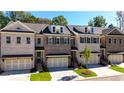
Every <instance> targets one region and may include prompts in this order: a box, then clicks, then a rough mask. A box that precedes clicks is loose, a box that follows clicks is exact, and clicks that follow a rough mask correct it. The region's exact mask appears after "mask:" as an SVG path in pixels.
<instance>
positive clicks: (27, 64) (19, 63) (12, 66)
mask: <svg viewBox="0 0 124 93" xmlns="http://www.w3.org/2000/svg"><path fill="white" fill-rule="evenodd" d="M32 66H33V62H32V60H31V58H28V59H5V60H4V71H7V70H23V69H31V68H32Z"/></svg>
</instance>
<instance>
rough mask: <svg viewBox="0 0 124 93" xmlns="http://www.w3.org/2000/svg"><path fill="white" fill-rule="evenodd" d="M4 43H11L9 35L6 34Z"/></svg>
mask: <svg viewBox="0 0 124 93" xmlns="http://www.w3.org/2000/svg"><path fill="white" fill-rule="evenodd" d="M6 43H7V44H10V43H11V37H10V36H7V37H6Z"/></svg>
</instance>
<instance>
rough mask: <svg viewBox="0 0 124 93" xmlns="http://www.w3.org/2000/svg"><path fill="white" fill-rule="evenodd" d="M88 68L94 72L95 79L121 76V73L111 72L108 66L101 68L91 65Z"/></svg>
mask: <svg viewBox="0 0 124 93" xmlns="http://www.w3.org/2000/svg"><path fill="white" fill-rule="evenodd" d="M88 68H89V69H90V70H92V71H94V72H95V73H96V74H97V77H106V76H114V75H123V73H120V72H117V71H115V70H112V69H110V68H109V67H108V66H104V67H103V66H101V65H92V66H89V67H88Z"/></svg>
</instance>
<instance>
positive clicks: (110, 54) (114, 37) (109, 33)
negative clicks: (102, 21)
mask: <svg viewBox="0 0 124 93" xmlns="http://www.w3.org/2000/svg"><path fill="white" fill-rule="evenodd" d="M101 54H102V55H101V56H102V58H107V60H108V61H109V62H111V63H121V62H124V33H123V32H122V31H120V30H119V29H118V28H115V27H114V28H111V29H104V30H102V32H101ZM102 58H101V59H102Z"/></svg>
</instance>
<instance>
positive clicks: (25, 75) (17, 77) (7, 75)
mask: <svg viewBox="0 0 124 93" xmlns="http://www.w3.org/2000/svg"><path fill="white" fill-rule="evenodd" d="M0 81H30V71H29V70H22V71H7V72H4V73H2V74H1V75H0Z"/></svg>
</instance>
